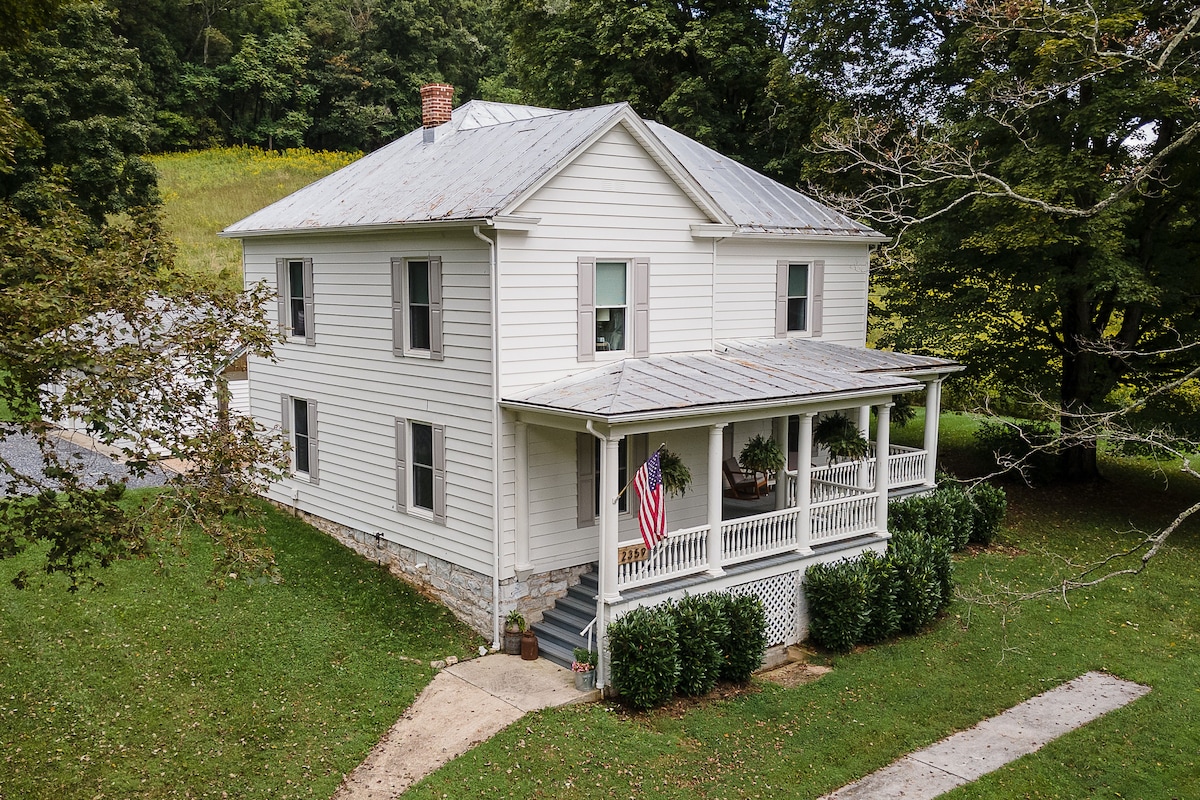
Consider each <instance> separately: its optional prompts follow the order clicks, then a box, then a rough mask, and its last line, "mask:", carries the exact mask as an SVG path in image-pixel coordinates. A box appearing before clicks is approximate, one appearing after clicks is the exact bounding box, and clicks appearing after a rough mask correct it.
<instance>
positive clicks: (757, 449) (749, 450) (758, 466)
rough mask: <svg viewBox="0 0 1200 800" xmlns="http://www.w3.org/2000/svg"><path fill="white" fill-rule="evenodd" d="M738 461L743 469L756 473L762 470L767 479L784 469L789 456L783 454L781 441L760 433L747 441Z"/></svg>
mask: <svg viewBox="0 0 1200 800" xmlns="http://www.w3.org/2000/svg"><path fill="white" fill-rule="evenodd" d="M738 463H739V464H740V465H741V467H742V469H743V470H746V471H748V472H752V473H754V474H758V473H759V472H761V473H762V474H763V475H764V476H765V477H766V478H767V479H770V477H771V476H772V475H774V474H775V473H776V472H778V471H779V470H781V469H783V465H784V464H785V463H787V458H786V457H785V456H784V455H783V450H781V449H780V448H779V442H777V441H775V440H774V439H772V438H771V437H769V436H763V435H762V434H761V433H760V434H758V435H757V436H755V437H754V438H753V439H751V440H750V441H748V442H746V445H745V446H744V447H743V448H742V453H741V455H740V456H738Z"/></svg>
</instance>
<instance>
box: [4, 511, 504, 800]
mask: <svg viewBox="0 0 1200 800" xmlns="http://www.w3.org/2000/svg"><path fill="white" fill-rule="evenodd" d="M270 514H271V516H270V519H269V531H268V536H267V542H268V543H269V544H270V545H271V546H272V547H274V548H275V552H276V556H277V560H278V564H279V568H280V570H281V572H282V574H283V577H284V582H283V583H281V584H279V585H271V584H264V585H255V586H251V585H247V584H246V583H245V582H239V581H237V580H232V581H229V582H228V583H229V585H228V587H227V588H225V589H214V588H213V587H212V585H211V584H210V583H209V582H208V579H209V578H210V577H211V570H212V560H211V557H210V554H209V551H208V549H207V546H206V544H205V542H203V541H201V540H199V539H195V540H193V541H192V542H190V544H189V547H190V553H189V554H188V557H187V563H186V564H176V565H173V566H171V567H170V568H169V569H165V570H161V571H160V570H157V569H156V564H155V563H152V562H151V561H149V560H144V561H134V562H129V563H122V564H118V565H116V566H114V567H112V568H111V569H110V570H108V571H105V572H103V573H100V574H99V577H100V578H101V579H102V580H103V581H104V584H105V585H104V586H103V587H102V588H99V589H96V590H83V591H81V592H79V593H78V594H77V595H70V594H68V593H67V592H66V591H65V589H64V585H63V583H62V582H61V581H57V580H47V581H45V582H44V584H43V585H41V586H38V587H34V588H29V589H25V590H23V591H18V590H16V589H14V588H13V587H12V586H11V585H10V583H9V581H10V579H11V577H12V575H13V574H14V573H15V572H16V571H17V570H18V569H20V568H21V567H22V566H28V565H27V564H26V563H25V562H26V561H29V560H30V559H29V558H26V557H21V558H17V559H10V560H7V561H0V797H2V798H6V800H17V799H18V798H20V799H21V800H26V799H27V798H55V799H56V800H66V798H94V797H108V798H160V797H161V798H166V797H197V798H203V797H229V798H235V797H236V798H240V797H271V798H280V799H281V800H282V798H291V797H329V796H330V794H332V792H333V791H334V789H335V788H336V787H337V785H338V783H339V782H340V780H341V776H342V774H343V773H344V772H347V771H349V770H350V769H352V768H353V767H354V766H356V765H357V764H358V763H359V761H360V760H361V759H362V758H363V757H364V756H365V755H366V754H367V752H368V751H369V750H370V748H371V747H373V746H374V744H375V743H376V742H377V741H378V739H379V737H380V736H381V735H382V734H383V733H384V732H385V731H386V730H387V729H388V727H390V726H391V725H392V724H393V723H394V722H395V721H396V719H397V718H398V717H399V716H400V714H401V713H402V712H403V710H404V709H405V708H406V707H407V706H408V705H410V704H411V703H412V701H413V700H414V699H415V697H416V695H417V694H418V693H419V692H420V690H421V689H422V688H423V687H424V686H425V685H426V684H427V683H428V682H429V681H430V680H431V679H432V676H433V671H432V670H431V669H430V668H429V667H428V663H429V661H430V660H432V659H436V658H444V657H445V656H449V655H454V656H458V657H459V658H462V657H465V656H468V655H470V654H471V653H473V651H474V650H475V648H476V647H478V645H479V644H482V640H480V639H479V638H478V637H477V636H475V635H474V634H472V633H471V632H470V631H468V630H467V629H466V628H464V627H463V626H462V625H461V624H460V623H458V622H457V621H456V620H455V619H454V617H453V616H452V615H451V614H450V613H449V611H447V610H446V609H445V608H444V607H442V606H439V605H436V604H433V603H430V602H429V601H427V600H425V599H424V598H422V597H420V596H419V595H418V594H417V593H416V592H414V591H413V590H411V589H410V588H409V587H407V586H405V585H404V584H402V583H400V582H398V581H396V580H394V579H393V578H392V577H390V576H389V575H388V574H387V573H386V572H385V571H384V570H382V569H381V568H378V567H376V566H374V565H372V564H370V563H368V562H366V561H365V560H363V559H361V558H359V557H358V556H356V555H355V554H353V553H351V552H350V551H349V550H347V549H345V548H344V547H342V546H341V545H339V544H337V543H336V542H334V541H333V540H332V539H330V538H328V537H327V536H325V535H323V534H320V533H318V532H316V531H314V530H313V529H312V528H310V527H308V526H306V525H304V524H301V523H298V522H296V521H295V520H293V519H291V518H290V517H287V516H284V515H282V514H279V513H278V512H275V511H272V512H270Z"/></svg>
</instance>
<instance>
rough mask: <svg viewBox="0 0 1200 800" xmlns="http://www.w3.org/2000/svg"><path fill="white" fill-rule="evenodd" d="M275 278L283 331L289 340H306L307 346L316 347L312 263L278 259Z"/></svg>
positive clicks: (309, 260) (310, 260) (302, 259)
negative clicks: (313, 345) (312, 345)
mask: <svg viewBox="0 0 1200 800" xmlns="http://www.w3.org/2000/svg"><path fill="white" fill-rule="evenodd" d="M275 274H276V279H277V286H276V292H277V294H278V296H279V327H280V330H281V331H282V332H283V334H284V335H285V336H288V337H291V338H295V339H301V338H302V339H304V343H305V344H316V336H315V333H316V330H315V320H314V319H313V307H314V302H313V261H312V259H311V258H279V259H276V260H275Z"/></svg>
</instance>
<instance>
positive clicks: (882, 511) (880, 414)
mask: <svg viewBox="0 0 1200 800" xmlns="http://www.w3.org/2000/svg"><path fill="white" fill-rule="evenodd" d="M875 419H876V422H875V491H876V492H878V495H877V496H876V498H875V527H876V529H877V530H878V532H879V535H880V536H883V537H884V538H890V536H891V534H889V533H888V529H887V518H888V486H889V485H890V484H891V476H890V475H889V474H888V472H889V470H888V467H889V464H888V450H889V449H891V438H892V404H891V403H880V404H879V405H878V406H876V407H875Z"/></svg>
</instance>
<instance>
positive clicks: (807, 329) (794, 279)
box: [775, 259, 825, 338]
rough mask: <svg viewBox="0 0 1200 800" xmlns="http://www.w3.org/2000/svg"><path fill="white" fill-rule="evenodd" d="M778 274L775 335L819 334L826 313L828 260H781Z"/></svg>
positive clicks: (778, 265) (776, 282) (777, 267)
mask: <svg viewBox="0 0 1200 800" xmlns="http://www.w3.org/2000/svg"><path fill="white" fill-rule="evenodd" d="M775 274H776V278H775V336H776V337H780V338H782V337H785V336H787V335H789V334H792V333H807V334H809V335H811V336H820V335H821V326H822V323H823V321H824V320H823V317H824V313H825V312H824V307H823V306H824V295H825V286H824V284H825V262H824V261H823V260H820V259H816V260H814V261H810V262H802V261H778V262H776V273H775Z"/></svg>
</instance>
